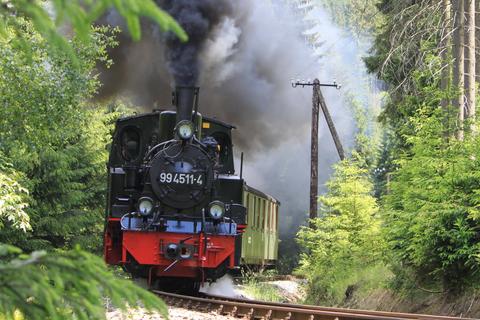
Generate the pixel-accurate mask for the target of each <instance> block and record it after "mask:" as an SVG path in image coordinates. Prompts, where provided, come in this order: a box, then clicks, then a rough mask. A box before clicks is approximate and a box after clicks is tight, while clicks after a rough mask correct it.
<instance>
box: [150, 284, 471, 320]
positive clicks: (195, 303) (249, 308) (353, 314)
mask: <svg viewBox="0 0 480 320" xmlns="http://www.w3.org/2000/svg"><path fill="white" fill-rule="evenodd" d="M153 292H154V293H156V294H157V295H159V296H160V297H161V298H162V299H163V300H164V301H165V302H166V303H167V304H168V305H173V306H177V307H182V308H186V309H195V310H201V311H205V312H209V311H216V312H217V313H218V314H221V315H231V316H234V317H237V318H244V319H265V320H276V319H285V320H358V319H364V320H466V319H469V318H459V317H447V316H433V315H425V314H412V313H400V312H384V311H369V310H358V309H345V308H331V307H318V306H309V305H299V304H285V303H273V302H264V301H256V300H247V299H239V298H229V297H224V296H217V295H210V294H201V295H200V296H198V297H192V296H184V295H179V294H174V293H169V292H164V291H157V290H153Z"/></svg>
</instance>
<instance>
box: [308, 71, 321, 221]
mask: <svg viewBox="0 0 480 320" xmlns="http://www.w3.org/2000/svg"><path fill="white" fill-rule="evenodd" d="M319 93H320V81H319V80H318V79H315V80H314V81H313V96H312V129H311V130H312V131H311V144H310V219H315V218H316V217H317V197H318V113H319V104H320V95H319ZM310 227H313V225H312V222H310Z"/></svg>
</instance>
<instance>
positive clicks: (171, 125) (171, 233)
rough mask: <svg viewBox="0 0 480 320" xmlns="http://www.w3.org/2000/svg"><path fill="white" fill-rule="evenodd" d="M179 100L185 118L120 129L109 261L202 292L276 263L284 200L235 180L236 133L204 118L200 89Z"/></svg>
mask: <svg viewBox="0 0 480 320" xmlns="http://www.w3.org/2000/svg"><path fill="white" fill-rule="evenodd" d="M172 96H173V104H174V105H175V107H176V112H175V111H161V110H157V111H153V112H151V113H147V114H142V115H135V116H131V117H127V118H122V119H119V120H118V121H117V123H116V127H115V132H114V134H113V141H112V145H111V150H110V158H109V162H108V170H109V173H108V203H107V212H106V223H105V234H104V256H105V260H106V262H107V263H109V264H112V265H121V266H123V267H124V269H125V270H127V271H128V272H130V273H131V274H132V275H133V276H135V277H143V278H146V279H147V280H148V283H149V284H150V285H152V286H153V285H155V286H158V287H161V288H167V289H172V288H175V289H176V290H177V291H196V290H198V288H199V285H200V283H203V282H204V281H214V280H216V279H218V278H219V277H221V276H223V275H224V274H225V273H226V272H227V271H228V270H232V269H236V268H238V267H240V266H241V265H253V266H269V265H274V263H275V261H276V258H277V248H278V235H277V230H278V207H279V202H278V201H277V200H276V199H274V198H273V197H271V196H268V195H266V194H264V193H262V192H260V191H258V190H256V189H253V188H251V187H249V186H248V185H247V184H246V183H245V181H244V180H243V177H241V176H238V175H236V174H235V170H234V157H233V145H232V129H234V127H233V126H231V125H229V124H226V123H224V122H222V121H219V120H216V119H211V118H204V117H202V115H201V114H200V113H199V112H198V96H199V89H198V88H196V87H177V88H176V89H175V92H174V93H173V94H172ZM242 165H243V164H242Z"/></svg>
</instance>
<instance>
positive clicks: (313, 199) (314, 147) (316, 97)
mask: <svg viewBox="0 0 480 320" xmlns="http://www.w3.org/2000/svg"><path fill="white" fill-rule="evenodd" d="M297 86H302V88H303V87H305V86H311V87H313V95H312V131H311V147H310V153H311V154H310V159H311V160H310V219H315V218H316V217H317V196H318V117H319V111H320V108H319V107H321V108H322V112H323V115H324V116H325V120H326V121H327V125H328V128H329V129H330V134H331V135H332V138H333V142H334V143H335V147H336V148H337V152H338V155H339V157H340V159H341V160H343V159H345V152H344V151H343V147H342V144H341V142H340V139H339V138H338V134H337V130H336V129H335V125H334V124H333V120H332V117H331V116H330V112H329V111H328V108H327V104H326V103H325V99H324V98H323V95H322V91H321V90H320V87H334V88H337V89H340V85H338V84H337V83H336V82H333V83H332V84H326V83H320V80H318V79H315V80H313V82H312V81H300V80H297V81H292V87H294V88H296V87H297ZM310 227H312V224H311V223H310Z"/></svg>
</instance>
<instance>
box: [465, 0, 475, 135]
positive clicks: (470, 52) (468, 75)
mask: <svg viewBox="0 0 480 320" xmlns="http://www.w3.org/2000/svg"><path fill="white" fill-rule="evenodd" d="M465 5H466V7H465V8H466V13H467V17H468V20H467V22H468V24H467V28H466V34H465V44H466V47H465V49H466V60H467V65H466V66H467V68H466V70H465V93H466V97H467V114H466V116H467V117H468V118H469V120H470V121H471V123H472V124H473V121H474V120H475V0H465ZM472 129H473V127H472Z"/></svg>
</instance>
